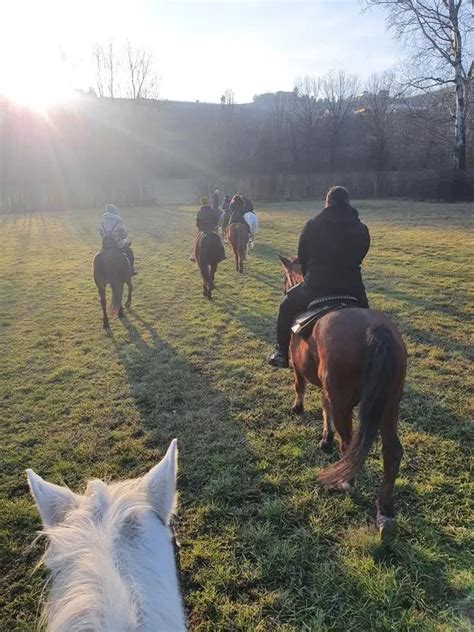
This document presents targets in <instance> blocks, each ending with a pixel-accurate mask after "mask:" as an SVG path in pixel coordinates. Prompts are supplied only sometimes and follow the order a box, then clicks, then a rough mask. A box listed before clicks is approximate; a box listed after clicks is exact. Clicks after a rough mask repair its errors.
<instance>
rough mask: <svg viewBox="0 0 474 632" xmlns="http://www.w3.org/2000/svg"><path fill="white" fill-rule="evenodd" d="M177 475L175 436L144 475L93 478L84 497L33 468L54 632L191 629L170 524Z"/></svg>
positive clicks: (50, 626) (30, 477)
mask: <svg viewBox="0 0 474 632" xmlns="http://www.w3.org/2000/svg"><path fill="white" fill-rule="evenodd" d="M176 473H177V442H176V439H174V440H173V441H172V443H171V445H170V447H169V448H168V451H167V453H166V455H165V457H164V458H163V460H162V461H161V462H160V463H158V465H156V466H155V467H154V468H152V469H151V470H150V471H149V472H148V474H146V475H145V476H143V477H142V478H139V479H134V480H131V481H124V482H121V483H113V484H110V485H107V484H106V483H103V482H102V481H99V480H93V481H90V482H89V483H88V485H87V489H86V492H85V494H84V495H79V494H75V493H73V492H72V491H71V490H69V489H68V488H67V487H59V486H58V485H53V484H51V483H47V482H46V481H44V480H43V479H42V478H41V477H40V476H38V475H37V474H35V472H33V471H32V470H27V475H28V481H29V484H30V488H31V492H32V494H33V496H34V498H35V500H36V503H37V505H38V509H39V512H40V515H41V518H42V521H43V526H44V529H43V531H44V533H45V534H46V536H47V537H48V540H49V545H48V549H47V551H46V554H45V558H44V561H45V563H46V565H47V566H48V567H49V569H50V570H51V572H52V587H51V592H50V595H49V598H48V604H47V607H46V611H45V619H46V621H47V624H48V630H50V631H51V632H66V631H67V632H156V631H158V630H163V631H165V630H170V631H171V630H173V631H177V632H178V631H181V630H186V623H185V615H184V610H183V605H182V601H181V595H180V589H179V580H178V571H177V568H176V560H175V554H174V553H175V552H174V536H173V532H172V530H171V528H170V518H171V515H172V513H173V511H174V509H175V504H176Z"/></svg>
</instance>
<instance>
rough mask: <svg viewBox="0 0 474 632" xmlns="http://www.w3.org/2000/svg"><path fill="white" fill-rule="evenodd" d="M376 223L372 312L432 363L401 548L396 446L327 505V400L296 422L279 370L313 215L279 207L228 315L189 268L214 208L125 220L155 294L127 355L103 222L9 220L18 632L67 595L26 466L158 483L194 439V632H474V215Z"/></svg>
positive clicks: (407, 416)
mask: <svg viewBox="0 0 474 632" xmlns="http://www.w3.org/2000/svg"><path fill="white" fill-rule="evenodd" d="M357 206H358V208H359V209H360V212H361V215H362V218H363V219H364V220H365V221H366V222H367V223H368V224H369V226H370V229H371V233H372V248H371V251H370V254H369V256H368V258H367V261H366V265H365V267H364V276H365V279H366V282H367V288H368V293H369V298H370V301H371V303H372V305H373V306H377V307H378V308H380V309H383V310H385V311H386V312H388V313H389V314H391V315H392V316H393V318H394V319H395V320H396V321H397V322H398V324H399V326H400V327H401V329H402V331H403V334H404V336H405V339H406V341H407V345H408V350H409V356H410V359H409V373H408V380H407V387H406V393H405V397H404V400H403V405H402V413H401V439H402V442H403V445H404V447H405V456H404V458H403V462H402V468H401V472H400V478H399V479H398V483H397V486H396V490H395V496H396V505H397V507H398V510H399V525H400V536H399V539H398V541H397V543H396V544H395V545H394V546H393V548H391V549H382V548H381V547H380V546H379V538H378V534H377V532H376V530H375V528H374V523H373V518H374V499H375V492H376V488H375V486H376V483H377V480H378V477H379V475H380V472H381V457H380V449H379V446H377V448H376V449H374V450H373V451H372V453H371V455H370V457H369V459H368V461H367V464H366V468H365V471H364V473H363V474H362V476H361V477H360V482H359V486H358V488H357V492H356V494H355V495H354V496H353V497H341V496H333V495H329V494H327V493H325V492H323V491H322V490H320V489H319V488H318V486H317V485H316V475H317V472H318V470H319V469H320V468H321V467H322V466H323V465H325V464H327V463H328V462H331V461H333V460H335V459H336V454H333V455H330V456H326V455H324V454H322V453H321V452H320V451H319V450H318V448H317V443H318V441H319V439H320V435H321V414H320V397H319V393H318V392H317V391H316V390H311V391H310V393H309V396H308V401H307V412H306V413H305V415H304V417H303V418H302V419H295V418H294V417H292V416H291V415H290V413H289V409H290V405H291V401H292V395H293V394H292V379H291V374H290V373H289V372H282V371H280V372H276V371H273V370H271V369H270V368H267V366H266V365H265V361H264V360H265V355H266V354H267V352H268V351H269V350H270V348H271V345H272V343H273V336H274V324H275V318H276V313H277V306H278V302H279V300H280V297H281V288H282V278H281V271H280V268H279V263H278V261H277V253H278V252H285V253H286V254H292V253H294V251H295V249H296V244H297V239H298V234H299V231H300V229H301V227H302V225H303V223H304V222H305V220H306V219H307V218H308V217H309V216H310V214H311V213H312V210H311V209H312V208H314V206H313V205H310V204H292V205H283V204H281V205H272V206H265V207H263V208H262V209H261V211H260V213H259V217H260V222H261V234H260V236H259V240H258V243H257V247H256V249H255V251H254V254H252V256H251V257H250V259H249V261H248V264H247V266H246V271H245V275H244V276H239V275H238V274H237V273H235V272H234V270H233V265H232V262H231V260H230V259H228V260H227V261H226V262H224V264H223V265H221V266H220V267H219V271H218V275H217V284H218V289H217V290H216V292H215V299H214V301H213V302H212V303H211V304H209V303H208V302H207V301H205V300H204V299H203V298H202V296H201V284H200V279H199V275H198V271H197V267H196V266H195V265H193V264H191V263H190V262H189V261H188V255H189V254H190V253H191V251H192V243H193V238H194V231H195V229H194V212H195V211H194V209H191V208H184V207H183V208H181V207H180V208H174V207H173V208H171V207H170V208H160V209H133V210H128V211H124V215H125V217H126V222H127V226H128V229H129V232H130V234H131V235H132V236H133V238H134V246H135V251H136V255H137V267H138V268H139V270H140V274H139V276H138V277H137V279H136V282H135V296H134V304H133V309H132V311H131V312H130V313H129V314H127V318H126V319H125V320H124V321H123V322H120V321H119V320H114V321H113V323H112V335H111V336H110V337H106V336H105V335H104V334H103V333H102V329H101V317H100V307H99V303H98V298H97V296H96V290H95V287H94V285H93V282H92V278H91V260H92V256H93V254H94V251H95V249H96V245H97V241H98V239H97V225H98V220H99V212H93V211H88V212H77V213H70V214H55V213H46V214H39V213H37V214H28V215H7V216H3V217H0V223H1V226H2V236H3V240H2V249H1V254H0V257H1V269H2V275H1V281H0V321H1V322H0V358H1V362H0V382H1V386H0V389H1V390H0V419H1V423H2V435H1V436H2V440H1V448H0V449H1V459H0V463H1V470H2V472H1V474H2V476H1V482H0V494H1V495H0V501H1V505H2V506H1V508H0V547H1V568H0V577H2V580H3V582H2V594H1V604H0V606H1V624H0V629H1V630H2V631H3V630H5V631H6V630H8V631H9V632H13V631H20V630H33V629H35V624H36V621H37V615H38V609H39V607H40V606H39V604H40V602H41V595H42V590H43V587H44V582H45V579H46V576H47V575H46V573H45V572H44V570H42V569H40V570H35V565H36V564H37V562H38V560H39V558H40V556H41V553H42V546H43V545H42V543H34V539H35V532H36V530H38V529H39V527H40V521H39V517H38V514H37V511H36V508H35V506H34V505H33V501H32V499H31V498H30V496H29V494H28V490H27V486H26V479H25V475H24V470H25V468H26V467H32V468H34V469H35V470H36V471H37V472H38V473H40V474H41V475H42V476H44V477H46V478H48V480H51V481H53V482H57V483H59V482H61V481H64V482H65V483H67V484H68V485H70V486H71V487H72V488H74V489H76V490H80V489H81V488H82V487H83V486H84V483H85V481H86V480H87V479H89V478H91V477H105V478H107V479H114V478H126V477H131V476H137V475H139V474H141V473H144V472H145V471H146V470H147V469H148V468H149V467H151V466H152V465H153V464H154V463H156V462H157V460H158V459H159V458H160V455H161V454H162V453H163V450H164V449H165V448H166V447H167V444H168V442H169V441H170V439H171V438H173V437H175V436H176V437H178V439H179V447H180V471H179V490H180V509H179V514H180V518H181V520H180V525H179V536H180V539H181V541H182V545H183V546H182V551H181V560H182V567H183V580H184V591H185V599H186V603H187V606H188V608H189V620H190V626H191V628H192V629H193V630H196V631H204V630H209V631H218V630H222V631H223V630H226V631H228V630H252V631H259V632H262V631H267V630H268V631H273V630H278V631H285V632H289V631H298V632H299V631H304V630H316V631H319V630H321V631H329V630H338V631H339V630H341V631H343V630H344V631H346V630H360V631H367V630H380V631H382V630H387V631H392V630H397V631H403V630H427V631H428V630H429V631H431V630H438V631H446V630H468V629H469V627H470V623H469V621H470V619H469V617H470V616H472V609H473V601H472V600H470V599H469V586H470V585H471V584H470V582H471V581H472V575H471V569H472V568H473V556H472V530H470V526H472V523H471V525H470V519H472V515H473V514H472V505H470V498H472V487H471V484H470V479H469V471H470V468H469V464H470V451H469V442H470V440H471V439H472V435H471V434H470V431H469V425H468V417H469V414H468V404H467V396H466V393H467V389H468V383H467V380H468V374H469V366H470V365H469V356H468V342H469V341H468V333H469V316H470V314H469V297H468V284H469V275H470V272H471V273H472V269H471V270H470V269H469V257H470V255H471V252H470V251H469V246H470V245H471V244H470V243H469V234H468V230H469V227H470V221H471V215H470V214H472V210H473V205H467V204H465V205H445V206H442V205H430V204H419V203H410V202H394V201H390V202H385V201H371V202H364V201H361V202H359V203H357ZM471 276H472V274H471ZM471 300H472V297H471ZM471 315H472V312H471ZM471 445H472V443H471ZM470 493H471V496H470ZM471 622H472V619H471Z"/></svg>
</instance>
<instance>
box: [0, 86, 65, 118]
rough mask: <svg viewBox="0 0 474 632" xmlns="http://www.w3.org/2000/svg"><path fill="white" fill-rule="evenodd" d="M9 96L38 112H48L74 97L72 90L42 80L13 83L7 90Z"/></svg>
mask: <svg viewBox="0 0 474 632" xmlns="http://www.w3.org/2000/svg"><path fill="white" fill-rule="evenodd" d="M7 96H8V97H9V98H10V99H11V100H12V101H14V102H16V103H18V104H21V105H24V106H26V107H28V108H31V109H32V110H36V111H37V112H47V111H48V110H49V109H51V108H52V107H54V106H56V105H60V104H62V103H65V102H67V101H70V100H71V99H72V98H73V93H72V91H70V90H68V89H67V88H63V87H58V86H54V85H52V84H50V85H48V84H47V83H44V82H41V81H32V80H30V81H28V82H27V83H26V84H24V85H13V86H11V87H10V88H9V89H8V90H7Z"/></svg>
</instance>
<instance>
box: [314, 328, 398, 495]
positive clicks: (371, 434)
mask: <svg viewBox="0 0 474 632" xmlns="http://www.w3.org/2000/svg"><path fill="white" fill-rule="evenodd" d="M396 373H397V350H396V341H395V338H394V336H393V334H392V332H391V331H390V329H389V328H388V327H386V326H385V325H379V326H376V327H370V328H369V329H368V331H367V344H366V351H365V357H364V365H363V370H362V380H361V400H360V406H359V426H358V428H357V430H356V432H355V433H354V435H353V437H352V440H351V442H350V445H349V447H348V448H347V450H346V452H345V453H344V455H343V456H342V458H341V459H340V460H339V461H338V462H337V463H335V464H334V465H331V466H329V467H328V468H326V469H324V470H322V472H320V473H319V476H318V478H319V480H320V481H321V482H322V483H323V484H324V485H325V486H327V487H331V486H334V485H340V484H342V483H345V482H348V481H350V480H351V479H353V478H354V476H355V475H356V474H357V472H358V471H359V470H360V469H361V468H362V466H363V464H364V462H365V459H366V458H367V455H368V453H369V451H370V448H371V447H372V444H373V442H374V441H375V438H376V437H377V434H378V431H379V429H380V425H381V422H382V419H383V416H384V414H385V411H386V409H387V406H388V404H389V403H390V395H391V393H392V392H393V389H394V381H395V378H396Z"/></svg>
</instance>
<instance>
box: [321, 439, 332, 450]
mask: <svg viewBox="0 0 474 632" xmlns="http://www.w3.org/2000/svg"><path fill="white" fill-rule="evenodd" d="M333 447H334V443H333V441H332V439H331V440H327V439H321V441H320V442H319V448H320V449H321V450H322V451H323V452H332V449H333Z"/></svg>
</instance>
